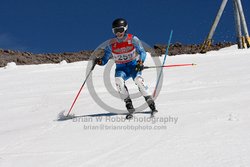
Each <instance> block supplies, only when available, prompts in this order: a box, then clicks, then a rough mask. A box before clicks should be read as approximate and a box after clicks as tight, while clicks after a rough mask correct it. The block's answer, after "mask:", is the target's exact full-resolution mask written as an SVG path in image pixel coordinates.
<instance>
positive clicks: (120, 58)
mask: <svg viewBox="0 0 250 167" xmlns="http://www.w3.org/2000/svg"><path fill="white" fill-rule="evenodd" d="M127 30H128V23H127V21H126V20H125V19H123V18H118V19H115V20H114V21H113V23H112V31H113V33H114V35H115V38H113V39H111V40H110V41H109V45H108V46H107V47H106V48H105V53H104V56H103V57H102V58H96V59H95V63H96V64H98V65H105V64H106V63H107V62H108V60H109V59H110V58H111V57H113V59H114V61H115V64H116V69H115V83H116V87H117V90H118V92H119V94H120V97H121V98H122V100H124V102H125V106H126V108H127V110H128V112H129V114H128V115H127V117H126V118H128V119H129V118H131V117H132V114H133V113H134V111H135V109H134V107H133V104H132V100H131V98H130V96H129V92H128V89H127V87H126V85H125V81H126V80H127V79H129V78H132V79H133V81H134V82H135V84H136V85H137V86H138V88H139V91H140V92H141V94H142V96H144V98H145V100H146V102H147V104H148V106H149V108H150V109H151V111H152V114H153V113H155V112H158V111H157V110H156V107H155V102H154V100H153V98H152V96H151V95H150V93H149V90H148V86H147V85H146V84H145V82H144V79H143V77H142V70H143V67H144V65H143V63H144V61H145V59H146V51H145V49H144V48H143V46H142V44H141V41H140V40H139V39H138V38H137V37H136V36H134V35H132V34H129V33H127Z"/></svg>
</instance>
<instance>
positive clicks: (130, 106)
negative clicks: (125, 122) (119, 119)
mask: <svg viewBox="0 0 250 167" xmlns="http://www.w3.org/2000/svg"><path fill="white" fill-rule="evenodd" d="M124 102H125V104H126V108H127V110H128V112H129V114H128V115H127V116H126V119H131V118H133V114H134V112H135V109H134V106H133V104H132V100H131V99H130V97H127V98H126V99H125V100H124Z"/></svg>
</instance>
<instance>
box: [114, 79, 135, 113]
mask: <svg viewBox="0 0 250 167" xmlns="http://www.w3.org/2000/svg"><path fill="white" fill-rule="evenodd" d="M115 83H116V87H117V90H118V93H119V94H120V96H121V98H122V100H124V102H125V105H126V108H127V110H128V111H129V112H130V113H133V112H134V110H135V109H134V107H133V104H132V100H131V99H130V97H129V93H128V89H127V87H126V85H125V81H124V80H123V78H122V77H115Z"/></svg>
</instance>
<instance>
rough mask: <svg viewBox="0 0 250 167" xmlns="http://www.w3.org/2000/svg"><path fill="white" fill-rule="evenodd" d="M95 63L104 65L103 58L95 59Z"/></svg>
mask: <svg viewBox="0 0 250 167" xmlns="http://www.w3.org/2000/svg"><path fill="white" fill-rule="evenodd" d="M95 64H98V65H102V59H101V58H98V57H97V58H96V59H95Z"/></svg>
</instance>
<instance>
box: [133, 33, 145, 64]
mask: <svg viewBox="0 0 250 167" xmlns="http://www.w3.org/2000/svg"><path fill="white" fill-rule="evenodd" d="M132 43H133V44H134V46H135V49H136V52H137V53H138V54H139V55H140V60H141V61H142V62H144V61H145V59H146V55H147V54H146V51H145V49H144V48H143V46H142V43H141V41H140V40H139V39H138V38H137V37H136V36H133V40H132Z"/></svg>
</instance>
